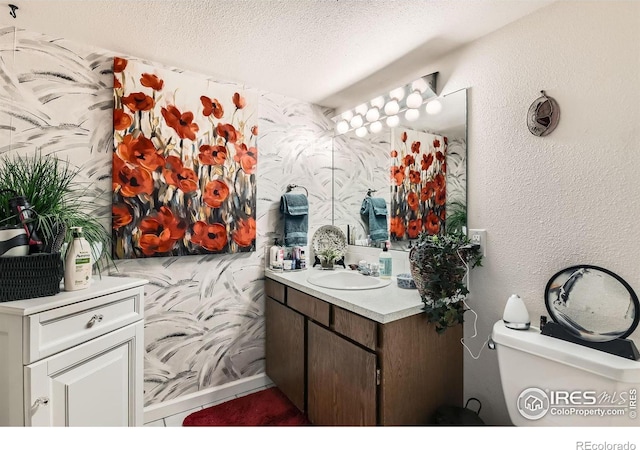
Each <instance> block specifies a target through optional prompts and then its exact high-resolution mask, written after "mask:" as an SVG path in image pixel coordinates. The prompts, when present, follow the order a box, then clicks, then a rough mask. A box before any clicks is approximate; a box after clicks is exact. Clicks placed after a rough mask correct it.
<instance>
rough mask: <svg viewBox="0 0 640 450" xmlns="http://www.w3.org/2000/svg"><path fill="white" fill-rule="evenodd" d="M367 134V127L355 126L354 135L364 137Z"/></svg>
mask: <svg viewBox="0 0 640 450" xmlns="http://www.w3.org/2000/svg"><path fill="white" fill-rule="evenodd" d="M366 135H367V129H366V128H365V127H360V128H356V136H358V137H365V136H366Z"/></svg>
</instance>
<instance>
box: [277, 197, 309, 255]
mask: <svg viewBox="0 0 640 450" xmlns="http://www.w3.org/2000/svg"><path fill="white" fill-rule="evenodd" d="M280 211H281V212H282V213H283V214H284V245H286V246H293V245H307V233H308V231H309V229H308V228H309V225H308V223H309V201H308V200H307V196H306V195H304V194H292V193H287V194H284V195H283V196H282V197H281V198H280Z"/></svg>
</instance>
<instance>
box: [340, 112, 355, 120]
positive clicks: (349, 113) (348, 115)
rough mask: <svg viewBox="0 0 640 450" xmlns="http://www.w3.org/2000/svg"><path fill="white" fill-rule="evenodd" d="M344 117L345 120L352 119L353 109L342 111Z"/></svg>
mask: <svg viewBox="0 0 640 450" xmlns="http://www.w3.org/2000/svg"><path fill="white" fill-rule="evenodd" d="M342 118H343V119H344V120H346V121H347V122H348V121H350V120H351V119H352V118H353V111H351V110H349V111H345V112H343V113H342Z"/></svg>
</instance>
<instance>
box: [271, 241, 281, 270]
mask: <svg viewBox="0 0 640 450" xmlns="http://www.w3.org/2000/svg"><path fill="white" fill-rule="evenodd" d="M279 251H280V247H279V246H278V238H276V239H275V241H274V242H273V245H272V246H271V248H270V249H269V267H270V268H271V269H275V268H276V266H277V263H278V252H279Z"/></svg>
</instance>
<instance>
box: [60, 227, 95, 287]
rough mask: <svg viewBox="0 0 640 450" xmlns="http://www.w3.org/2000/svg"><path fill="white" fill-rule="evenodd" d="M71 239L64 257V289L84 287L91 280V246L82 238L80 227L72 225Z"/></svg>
mask: <svg viewBox="0 0 640 450" xmlns="http://www.w3.org/2000/svg"><path fill="white" fill-rule="evenodd" d="M71 232H72V236H73V238H72V241H71V242H70V243H69V247H68V248H67V253H66V255H65V258H64V290H65V291H77V290H79V289H86V288H88V287H89V283H90V282H91V268H92V261H91V259H92V258H91V246H90V245H89V243H88V242H87V241H86V239H85V238H84V235H83V233H82V227H72V228H71Z"/></svg>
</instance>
